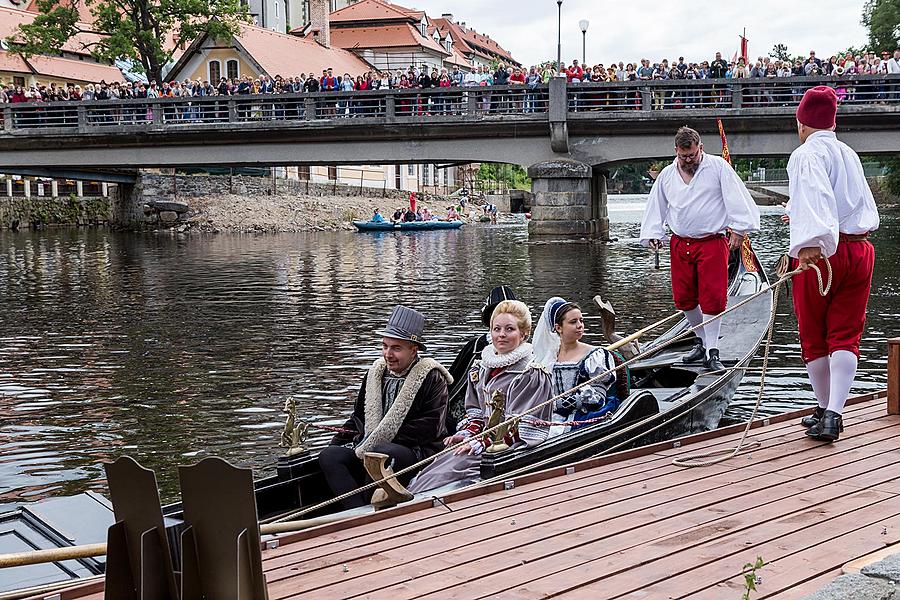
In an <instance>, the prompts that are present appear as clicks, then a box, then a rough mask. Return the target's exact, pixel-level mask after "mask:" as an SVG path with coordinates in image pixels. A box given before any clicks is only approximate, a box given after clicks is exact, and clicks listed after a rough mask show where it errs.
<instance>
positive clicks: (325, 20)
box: [309, 0, 331, 48]
mask: <svg viewBox="0 0 900 600" xmlns="http://www.w3.org/2000/svg"><path fill="white" fill-rule="evenodd" d="M330 11H331V0H309V23H310V25H311V26H312V27H311V30H312V34H313V39H314V40H316V41H317V42H319V43H320V44H322V45H323V46H325V47H326V48H330V47H331V30H330V29H329V26H330V20H329V13H330Z"/></svg>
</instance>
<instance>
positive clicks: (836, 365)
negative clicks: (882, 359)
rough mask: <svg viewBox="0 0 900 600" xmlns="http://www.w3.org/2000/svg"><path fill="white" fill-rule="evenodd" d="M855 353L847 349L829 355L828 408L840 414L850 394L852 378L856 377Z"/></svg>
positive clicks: (856, 360) (856, 361)
mask: <svg viewBox="0 0 900 600" xmlns="http://www.w3.org/2000/svg"><path fill="white" fill-rule="evenodd" d="M858 362H859V361H858V359H857V358H856V355H855V354H853V353H852V352H848V351H847V350H838V351H836V352H834V353H833V354H832V355H831V358H830V359H829V363H830V364H829V367H830V368H831V388H830V389H829V391H828V410H830V411H833V412H836V413H837V414H842V413H843V412H844V403H846V402H847V396H849V395H850V387H851V386H852V385H853V378H854V377H856V365H857V363H858Z"/></svg>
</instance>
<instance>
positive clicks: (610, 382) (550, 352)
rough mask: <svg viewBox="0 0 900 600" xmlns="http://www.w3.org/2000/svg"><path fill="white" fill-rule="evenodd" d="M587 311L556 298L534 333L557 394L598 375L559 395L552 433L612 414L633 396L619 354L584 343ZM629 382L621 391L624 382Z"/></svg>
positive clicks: (537, 355) (537, 354)
mask: <svg viewBox="0 0 900 600" xmlns="http://www.w3.org/2000/svg"><path fill="white" fill-rule="evenodd" d="M582 337H584V315H582V313H581V307H580V306H578V305H577V304H575V303H574V302H567V301H566V300H564V299H562V298H559V297H555V298H550V299H549V300H547V304H546V305H544V312H543V313H541V319H540V321H538V325H537V327H535V331H534V354H535V358H536V360H537V362H539V363H540V364H542V365H544V367H545V368H548V369H549V370H550V377H551V381H552V384H553V395H554V396H559V395H561V394H564V393H566V392H567V391H569V390H571V389H572V388H573V387H575V386H576V385H579V384H582V383H584V382H586V381H588V380H592V379H594V378H595V377H596V378H597V379H596V380H594V381H592V382H591V383H590V384H588V385H586V386H584V387H582V388H581V389H579V390H577V391H575V392H571V393H569V394H567V395H565V396H563V397H562V398H559V399H558V400H556V402H554V405H553V419H552V420H553V422H554V423H560V425H554V426H553V427H551V428H550V437H553V436H555V435H560V434H562V433H565V432H566V431H568V430H569V428H570V427H577V422H578V421H585V420H587V419H593V418H596V417H601V416H603V415H605V414H608V413H611V412H613V411H615V410H616V408H618V406H619V400H620V399H621V398H625V397H627V396H628V387H627V383H625V382H626V380H627V376H626V375H625V374H624V371H622V372H621V373H620V372H617V371H615V368H616V356H615V355H614V354H613V353H612V352H610V351H609V350H607V349H606V348H601V347H598V346H591V345H590V344H586V343H584V342H582V341H581V338H582ZM620 382H622V383H625V385H624V389H621V390H620V387H623V386H621V385H619V383H620Z"/></svg>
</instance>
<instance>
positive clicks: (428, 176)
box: [422, 165, 431, 185]
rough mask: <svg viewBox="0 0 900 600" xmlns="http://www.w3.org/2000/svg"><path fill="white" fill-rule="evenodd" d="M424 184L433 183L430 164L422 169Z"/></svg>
mask: <svg viewBox="0 0 900 600" xmlns="http://www.w3.org/2000/svg"><path fill="white" fill-rule="evenodd" d="M422 185H431V169H430V168H429V167H428V165H425V168H424V169H422Z"/></svg>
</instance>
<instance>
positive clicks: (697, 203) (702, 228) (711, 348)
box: [641, 127, 759, 371]
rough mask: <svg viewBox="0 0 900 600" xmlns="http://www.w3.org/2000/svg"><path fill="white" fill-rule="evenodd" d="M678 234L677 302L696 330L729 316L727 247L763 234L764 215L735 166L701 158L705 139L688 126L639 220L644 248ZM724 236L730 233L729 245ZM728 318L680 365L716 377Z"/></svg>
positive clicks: (708, 330)
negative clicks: (692, 365)
mask: <svg viewBox="0 0 900 600" xmlns="http://www.w3.org/2000/svg"><path fill="white" fill-rule="evenodd" d="M666 225H668V226H669V229H670V230H671V231H672V241H671V242H670V243H669V254H670V256H671V259H672V297H673V299H674V300H675V307H676V308H677V309H678V310H680V311H682V312H684V316H685V318H686V319H687V320H688V323H690V324H691V327H697V326H698V325H700V324H701V323H703V322H704V321H709V320H710V318H711V317H712V316H714V315H718V314H719V313H721V312H723V311H724V310H725V305H726V303H727V301H728V254H729V248H731V249H735V248H740V246H741V244H742V243H743V240H744V237H745V236H746V235H748V234H750V233H752V232H754V231H759V208H757V207H756V204H755V203H754V202H753V198H752V197H751V196H750V192H748V191H747V187H746V186H745V185H744V182H743V181H741V178H740V177H738V175H737V173H735V171H734V169H732V168H731V165H729V164H728V162H726V161H725V160H724V159H722V158H720V157H718V156H714V155H712V154H706V153H705V152H703V142H701V141H700V134H699V133H697V132H696V131H695V130H693V129H691V128H690V127H682V128H680V129H679V130H678V132H677V133H676V134H675V160H674V161H672V164H670V165H669V166H667V167H666V168H664V169H663V170H662V171H661V172H660V173H659V176H658V177H657V178H656V181H654V182H653V187H652V188H651V189H650V198H649V199H648V200H647V207H646V208H645V209H644V216H643V218H642V219H641V244H643V245H645V246H650V247H653V248H659V247H660V246H661V245H662V244H663V240H664V239H665V237H666V229H665V227H666ZM725 231H730V233H729V235H728V238H727V239H726V237H725ZM721 326H722V319H716V320H714V321H710V322H709V323H707V324H706V325H704V326H703V327H702V328H700V329H698V330H697V338H696V341H695V342H694V347H693V349H692V350H691V351H690V352H689V353H688V354H686V355H685V356H684V357H683V358H682V360H683V361H684V362H686V363H695V362H702V363H703V364H704V365H705V366H706V368H708V369H711V370H713V371H721V370H722V369H724V367H723V365H722V362H721V361H720V360H719V330H720V328H721Z"/></svg>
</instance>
